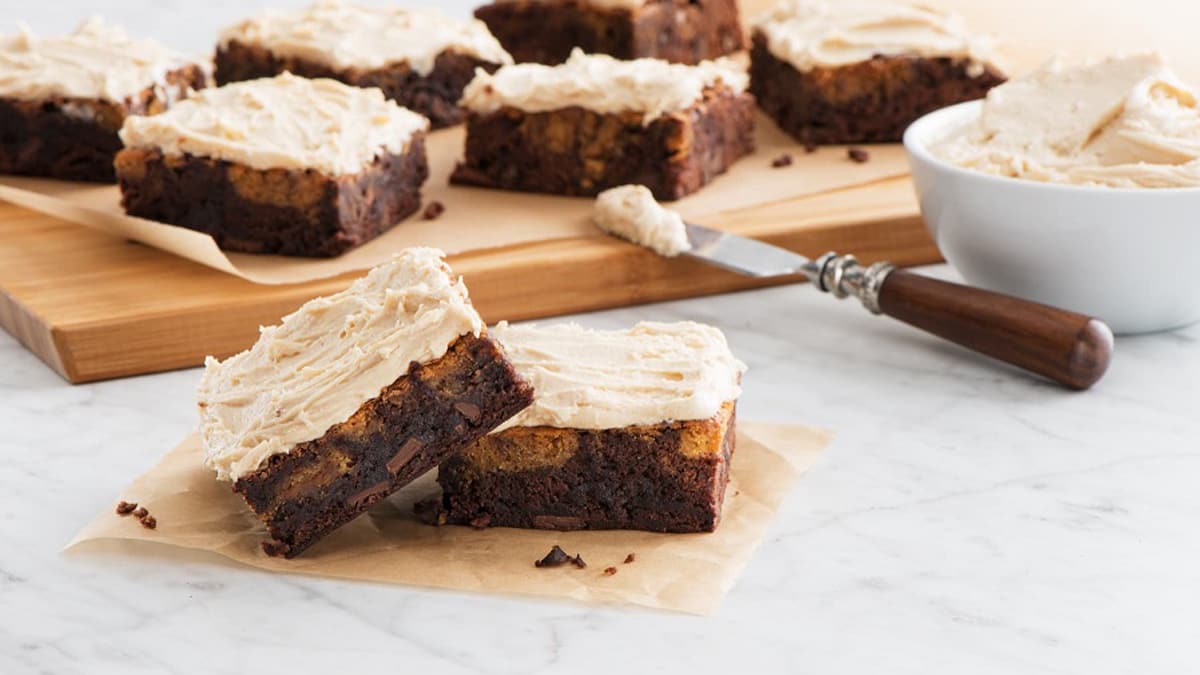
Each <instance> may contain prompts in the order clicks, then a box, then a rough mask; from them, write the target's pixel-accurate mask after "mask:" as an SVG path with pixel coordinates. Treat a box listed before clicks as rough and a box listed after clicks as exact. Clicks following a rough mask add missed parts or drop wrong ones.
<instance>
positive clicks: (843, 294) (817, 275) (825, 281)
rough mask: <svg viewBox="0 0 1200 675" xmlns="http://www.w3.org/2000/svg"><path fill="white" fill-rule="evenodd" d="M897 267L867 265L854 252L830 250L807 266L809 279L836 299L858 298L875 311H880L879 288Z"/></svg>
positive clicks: (871, 310) (883, 263)
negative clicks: (853, 254)
mask: <svg viewBox="0 0 1200 675" xmlns="http://www.w3.org/2000/svg"><path fill="white" fill-rule="evenodd" d="M895 269H896V266H895V265H893V264H891V263H888V262H877V263H875V264H873V265H871V266H869V267H863V266H862V264H861V263H859V262H858V259H857V258H855V257H854V256H852V255H842V256H839V255H838V254H836V253H826V254H825V255H823V256H821V257H820V258H817V259H816V260H814V261H813V263H812V265H811V266H810V267H808V268H806V269H805V274H806V275H807V276H808V278H809V281H811V282H812V283H813V284H815V285H816V286H817V288H820V289H821V290H822V291H824V292H826V293H830V294H832V295H833V296H834V297H835V298H839V299H844V298H849V297H855V298H858V300H859V301H860V302H862V304H863V307H866V308H867V310H868V311H870V312H871V313H872V314H880V313H881V310H880V309H879V291H880V289H882V288H883V282H885V281H887V278H888V275H889V274H891V273H892V272H893V271H894V270H895Z"/></svg>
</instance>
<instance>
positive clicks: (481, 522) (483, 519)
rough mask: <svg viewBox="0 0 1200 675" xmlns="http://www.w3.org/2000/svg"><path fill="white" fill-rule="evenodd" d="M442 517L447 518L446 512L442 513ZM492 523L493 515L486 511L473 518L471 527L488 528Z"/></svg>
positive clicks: (477, 528)
mask: <svg viewBox="0 0 1200 675" xmlns="http://www.w3.org/2000/svg"><path fill="white" fill-rule="evenodd" d="M442 519H443V520H444V519H445V514H443V515H442ZM491 524H492V517H491V516H489V515H488V514H486V513H485V514H483V515H482V516H479V517H477V518H474V519H472V520H471V528H472V529H476V530H486V529H487V528H488V525H491Z"/></svg>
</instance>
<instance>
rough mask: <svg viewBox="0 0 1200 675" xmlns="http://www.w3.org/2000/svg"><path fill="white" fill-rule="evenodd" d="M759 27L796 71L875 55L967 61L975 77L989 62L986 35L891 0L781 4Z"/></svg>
mask: <svg viewBox="0 0 1200 675" xmlns="http://www.w3.org/2000/svg"><path fill="white" fill-rule="evenodd" d="M756 28H757V29H758V30H759V31H761V32H762V34H763V35H764V36H765V37H766V39H767V47H768V49H770V51H771V53H772V54H774V55H775V56H776V57H778V58H780V59H782V60H784V61H787V62H788V63H790V64H791V65H792V66H794V67H795V68H796V69H798V70H811V69H813V68H817V67H838V66H845V65H849V64H852V63H859V62H862V61H867V60H869V59H871V58H872V57H874V56H875V55H876V54H879V55H883V56H897V55H911V56H920V57H952V58H963V59H969V60H970V61H971V64H972V68H971V71H970V72H971V73H972V74H982V73H983V72H984V64H986V63H989V62H990V61H991V44H990V40H988V39H987V38H986V37H982V36H976V35H972V34H971V33H970V32H968V31H967V27H966V23H965V22H964V21H963V18H962V17H961V16H959V15H958V14H955V13H953V12H945V11H941V10H937V9H933V8H931V7H925V6H923V5H910V4H903V3H899V2H888V1H887V0H782V2H779V3H778V4H776V5H775V6H774V7H773V8H772V9H771V10H769V11H768V12H767V13H766V14H764V15H763V16H762V17H760V18H759V19H758V22H757V24H756Z"/></svg>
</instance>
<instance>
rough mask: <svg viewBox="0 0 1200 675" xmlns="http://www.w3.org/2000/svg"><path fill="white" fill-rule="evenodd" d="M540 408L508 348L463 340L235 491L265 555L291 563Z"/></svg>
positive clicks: (268, 464)
mask: <svg viewBox="0 0 1200 675" xmlns="http://www.w3.org/2000/svg"><path fill="white" fill-rule="evenodd" d="M532 402H533V389H532V388H531V387H530V386H529V385H528V384H527V383H526V382H525V381H524V380H522V379H521V378H520V376H518V375H517V374H516V372H515V371H514V370H513V368H512V366H511V365H510V364H509V363H508V361H507V360H506V359H505V357H504V354H503V352H502V351H501V349H500V347H499V346H498V345H497V344H496V343H495V342H494V341H493V340H492V339H491V338H489V337H487V336H482V337H475V336H472V335H465V336H463V337H461V338H459V339H458V341H457V342H455V343H454V345H452V346H451V348H450V350H449V351H448V352H447V353H446V355H445V356H443V357H442V358H441V359H438V360H437V361H434V362H432V363H428V364H426V365H420V364H418V363H415V362H414V363H413V364H411V365H410V366H409V369H408V373H407V374H406V375H404V376H401V377H400V378H399V379H397V380H396V382H395V383H393V384H391V385H389V386H387V387H385V388H384V389H383V390H382V391H381V392H380V394H379V396H378V397H377V398H374V399H372V400H370V401H367V402H366V403H364V404H363V405H362V407H360V408H359V409H358V411H357V412H355V413H354V415H353V416H351V417H350V419H348V420H346V421H345V422H342V423H340V424H336V425H334V426H333V427H331V428H330V429H329V431H327V432H326V433H325V435H324V436H322V437H321V438H318V439H316V440H313V441H309V442H307V443H301V444H300V445H298V446H296V447H295V448H294V449H293V450H292V451H291V452H289V453H287V454H282V455H275V456H273V457H271V458H270V459H269V460H268V461H267V462H266V464H265V465H264V466H263V467H262V468H260V469H259V470H258V471H256V472H255V473H253V474H250V475H248V476H243V477H242V478H240V479H239V480H238V481H237V482H235V483H234V485H233V490H234V491H235V492H237V493H238V494H240V495H241V496H242V498H243V499H245V500H246V504H247V505H248V506H249V507H250V509H251V510H252V511H254V513H255V514H257V515H258V517H259V519H260V520H262V522H263V523H264V524H265V525H266V526H267V529H268V530H269V531H270V533H271V537H272V538H271V540H270V541H267V542H265V543H264V544H263V549H264V550H265V551H266V552H267V553H268V554H269V555H273V556H284V557H288V558H292V557H295V556H297V555H299V554H300V553H301V552H303V551H304V550H305V549H306V548H308V547H309V546H311V545H312V544H313V543H315V542H316V541H318V540H319V539H321V538H322V537H324V536H325V535H327V534H329V533H330V532H332V531H333V530H335V529H337V528H338V527H340V526H342V525H344V524H346V523H347V522H349V521H351V520H352V519H354V518H355V517H357V516H358V515H360V514H362V513H363V512H365V511H366V510H367V509H368V508H369V507H370V506H371V505H372V504H374V503H376V502H378V501H379V500H381V499H383V498H385V497H387V496H388V495H390V494H392V493H393V492H395V491H396V490H399V489H400V488H401V487H404V486H405V485H407V484H408V483H410V482H412V481H413V480H414V479H416V478H417V477H419V476H421V475H422V474H424V473H425V472H427V471H429V470H430V469H432V468H433V467H435V466H437V464H438V462H441V461H442V460H444V459H446V458H447V457H449V456H450V455H452V454H453V453H455V452H458V451H459V450H461V449H462V448H464V447H466V446H467V445H469V444H471V443H472V442H473V441H475V440H476V439H477V438H479V437H480V436H482V435H484V434H486V433H488V432H489V431H491V430H492V429H494V428H495V427H497V426H499V425H500V424H502V423H503V422H504V421H505V420H507V419H508V418H510V417H512V416H513V415H515V414H517V413H518V412H520V411H521V410H522V409H524V408H525V407H527V406H528V405H529V404H530V403H532Z"/></svg>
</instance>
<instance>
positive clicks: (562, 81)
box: [462, 49, 749, 124]
mask: <svg viewBox="0 0 1200 675" xmlns="http://www.w3.org/2000/svg"><path fill="white" fill-rule="evenodd" d="M748 84H749V78H748V76H747V75H746V72H745V71H744V70H743V69H741V68H739V67H738V66H737V65H735V64H734V62H733V61H732V60H730V59H718V60H716V61H705V62H703V63H700V64H698V65H695V66H687V65H681V64H675V63H668V62H666V61H660V60H657V59H636V60H632V61H619V60H617V59H614V58H612V57H611V56H607V55H603V54H594V55H588V54H584V53H583V52H582V51H580V50H578V49H576V50H575V51H574V52H572V54H571V56H570V58H568V59H567V61H566V62H565V63H563V64H562V65H558V66H547V65H542V64H538V63H522V64H518V65H515V66H505V67H503V68H501V69H499V70H497V71H496V72H495V73H494V74H489V73H487V72H484V71H483V70H477V71H476V73H475V79H474V80H472V81H471V83H470V84H468V85H467V88H466V89H465V90H464V91H463V98H462V105H463V106H464V107H466V108H467V109H469V110H471V111H473V112H477V113H491V112H495V111H497V110H499V109H501V108H504V107H511V108H517V109H519V110H523V111H525V112H533V113H536V112H547V111H550V110H559V109H562V108H569V107H572V106H578V107H581V108H585V109H588V110H591V111H594V112H597V113H601V114H615V113H623V112H634V113H638V114H641V115H642V121H643V123H645V124H649V123H650V122H653V121H654V120H655V119H657V118H659V117H661V116H663V115H665V114H669V113H673V112H679V111H681V110H686V109H687V108H690V107H691V106H692V105H693V104H694V103H696V102H697V101H699V100H700V99H701V98H703V96H704V90H705V89H708V88H711V87H718V86H723V87H726V88H728V89H730V90H732V91H734V92H742V91H745V90H746V86H747V85H748Z"/></svg>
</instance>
